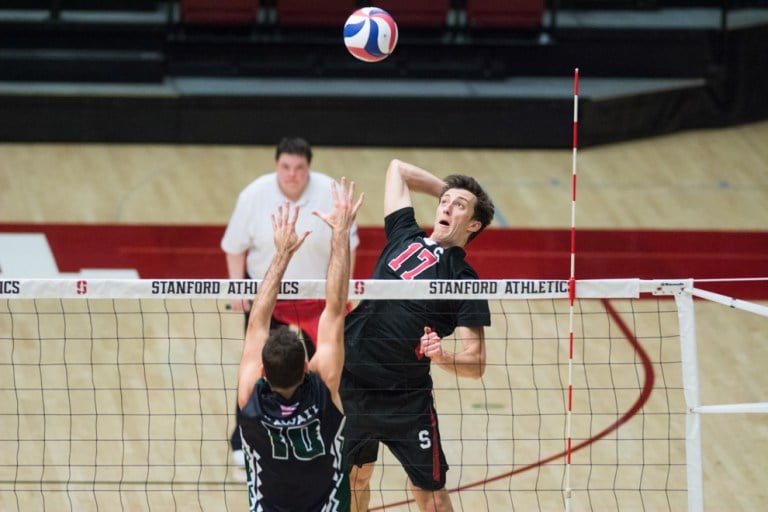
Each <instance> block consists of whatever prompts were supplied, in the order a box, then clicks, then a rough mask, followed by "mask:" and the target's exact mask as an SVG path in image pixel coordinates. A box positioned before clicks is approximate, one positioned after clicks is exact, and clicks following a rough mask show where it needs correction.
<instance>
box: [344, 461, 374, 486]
mask: <svg viewBox="0 0 768 512" xmlns="http://www.w3.org/2000/svg"><path fill="white" fill-rule="evenodd" d="M373 469H374V465H373V464H370V463H369V464H363V465H362V466H352V469H351V470H350V472H349V483H350V485H351V486H352V488H353V489H360V488H363V487H366V486H367V485H368V482H370V480H371V477H372V476H373Z"/></svg>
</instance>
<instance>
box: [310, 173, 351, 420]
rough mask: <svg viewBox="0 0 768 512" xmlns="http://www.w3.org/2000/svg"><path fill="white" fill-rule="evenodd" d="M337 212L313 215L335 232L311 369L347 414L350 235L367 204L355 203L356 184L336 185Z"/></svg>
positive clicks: (332, 191) (340, 408)
mask: <svg viewBox="0 0 768 512" xmlns="http://www.w3.org/2000/svg"><path fill="white" fill-rule="evenodd" d="M331 193H332V194H333V202H334V206H333V210H331V212H329V213H320V212H312V213H313V214H315V215H317V216H318V217H320V218H321V219H322V220H323V221H325V223H326V224H328V226H330V227H331V230H332V232H333V234H332V238H331V259H330V261H329V263H328V272H327V275H326V282H325V309H324V310H323V313H322V315H321V316H320V323H319V326H318V331H317V349H316V351H315V355H314V356H313V357H312V360H311V361H310V362H309V369H310V370H312V371H315V372H317V374H318V375H319V376H320V378H321V379H322V380H323V382H325V385H326V386H327V387H328V389H329V390H330V392H331V397H332V399H333V401H334V403H335V404H336V406H337V407H338V408H339V410H341V411H343V409H342V405H341V399H340V398H339V381H340V379H341V371H342V368H343V366H344V317H345V315H346V305H347V299H348V290H349V273H350V265H351V264H350V250H349V232H350V229H351V228H352V224H353V223H354V221H355V216H356V215H357V211H358V210H359V209H360V205H362V204H363V195H362V194H360V197H359V198H358V199H357V201H356V202H355V201H354V195H355V183H354V182H350V183H349V186H347V181H346V178H341V184H340V186H339V187H337V186H336V183H334V184H333V185H332V190H331Z"/></svg>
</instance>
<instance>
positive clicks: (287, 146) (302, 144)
mask: <svg viewBox="0 0 768 512" xmlns="http://www.w3.org/2000/svg"><path fill="white" fill-rule="evenodd" d="M283 153H286V154H289V155H299V156H303V157H304V158H306V159H307V163H310V164H311V163H312V147H311V146H310V145H309V142H307V141H306V140H305V139H302V138H301V137H283V138H282V140H280V142H279V143H278V144H277V149H276V150H275V161H277V160H279V159H280V155H282V154H283Z"/></svg>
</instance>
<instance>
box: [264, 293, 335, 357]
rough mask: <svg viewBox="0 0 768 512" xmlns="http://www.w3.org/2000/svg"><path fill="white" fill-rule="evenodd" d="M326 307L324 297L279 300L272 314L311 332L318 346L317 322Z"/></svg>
mask: <svg viewBox="0 0 768 512" xmlns="http://www.w3.org/2000/svg"><path fill="white" fill-rule="evenodd" d="M324 308H325V301H324V300H322V299H305V300H279V301H277V304H275V310H274V312H273V313H272V316H273V317H274V318H275V320H279V321H280V322H282V323H284V324H287V325H295V326H297V327H298V328H299V329H301V330H302V331H304V332H306V333H307V334H309V337H310V338H312V344H313V345H314V346H317V324H318V323H319V322H320V315H321V314H322V313H323V309H324ZM349 310H350V305H349V304H347V313H349Z"/></svg>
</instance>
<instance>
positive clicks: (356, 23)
mask: <svg viewBox="0 0 768 512" xmlns="http://www.w3.org/2000/svg"><path fill="white" fill-rule="evenodd" d="M344 44H345V45H346V46H347V50H349V53H351V54H352V55H354V56H355V57H356V58H358V59H360V60H362V61H365V62H378V61H380V60H384V59H386V58H387V57H388V56H389V54H391V53H392V52H393V51H394V49H395V46H396V45H397V24H396V23H395V20H394V19H393V18H392V16H390V15H389V13H388V12H387V11H385V10H384V9H379V8H378V7H363V8H362V9H358V10H356V11H355V12H353V13H352V14H351V15H350V16H349V18H347V22H346V23H344Z"/></svg>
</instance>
